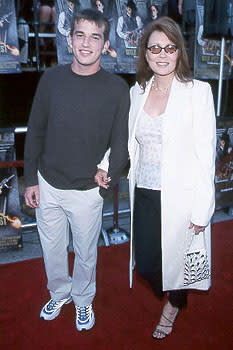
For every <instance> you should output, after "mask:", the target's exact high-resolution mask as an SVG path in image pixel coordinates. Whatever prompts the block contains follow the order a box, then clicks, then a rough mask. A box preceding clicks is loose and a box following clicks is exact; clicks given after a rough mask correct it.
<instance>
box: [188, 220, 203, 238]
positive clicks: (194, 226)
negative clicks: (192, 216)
mask: <svg viewBox="0 0 233 350" xmlns="http://www.w3.org/2000/svg"><path fill="white" fill-rule="evenodd" d="M189 228H193V229H194V233H195V235H198V234H199V233H200V232H204V231H205V226H199V225H195V224H193V223H192V222H190V225H189Z"/></svg>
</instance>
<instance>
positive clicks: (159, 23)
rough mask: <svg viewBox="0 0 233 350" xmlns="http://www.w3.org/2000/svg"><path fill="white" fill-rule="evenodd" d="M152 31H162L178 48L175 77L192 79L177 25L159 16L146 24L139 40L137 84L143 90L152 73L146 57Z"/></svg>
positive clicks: (183, 79) (183, 80)
mask: <svg viewBox="0 0 233 350" xmlns="http://www.w3.org/2000/svg"><path fill="white" fill-rule="evenodd" d="M154 31H158V32H163V33H164V34H165V35H166V36H167V37H168V39H169V40H171V42H172V43H174V44H175V45H176V46H177V48H178V58H177V64H176V69H175V74H176V77H177V79H178V80H180V81H181V82H188V81H192V74H191V70H190V66H189V61H188V56H187V52H186V49H185V46H184V39H183V36H182V33H181V30H180V28H179V25H178V24H177V23H176V22H175V21H173V19H171V18H169V17H160V18H158V19H156V20H154V21H152V22H151V23H149V24H148V25H147V26H146V28H145V29H144V31H143V34H142V38H141V40H140V44H139V57H138V65H137V81H138V83H139V85H140V86H141V87H142V88H143V90H145V87H146V83H147V82H148V80H149V79H150V78H151V77H152V76H153V74H154V72H153V71H152V70H151V68H150V67H149V65H148V62H147V59H146V50H147V47H148V41H149V38H150V36H151V34H152V33H153V32H154Z"/></svg>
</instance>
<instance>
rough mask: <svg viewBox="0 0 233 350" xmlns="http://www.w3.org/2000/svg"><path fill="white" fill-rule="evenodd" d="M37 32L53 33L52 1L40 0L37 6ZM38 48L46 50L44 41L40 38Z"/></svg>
mask: <svg viewBox="0 0 233 350" xmlns="http://www.w3.org/2000/svg"><path fill="white" fill-rule="evenodd" d="M39 21H40V27H39V32H40V33H45V32H46V31H47V32H49V33H50V32H52V33H54V32H55V7H54V0H40V6H39ZM40 46H41V47H42V48H44V49H45V48H46V46H48V45H46V39H44V38H40Z"/></svg>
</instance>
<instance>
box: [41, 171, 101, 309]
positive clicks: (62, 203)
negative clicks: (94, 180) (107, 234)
mask: <svg viewBox="0 0 233 350" xmlns="http://www.w3.org/2000/svg"><path fill="white" fill-rule="evenodd" d="M38 178H39V188H40V206H39V208H37V209H36V218H37V226H38V231H39V236H40V240H41V245H42V249H43V255H44V263H45V269H46V274H47V279H48V285H47V287H48V289H49V291H50V295H51V298H52V299H54V300H55V301H58V300H60V299H63V298H67V297H69V296H70V295H71V296H72V298H73V301H74V303H75V305H79V306H85V305H89V304H91V303H92V301H93V298H94V296H95V292H96V261H97V243H98V238H99V234H100V230H101V224H102V210H103V198H102V197H101V196H100V194H99V187H96V188H93V189H91V190H87V191H77V190H59V189H56V188H54V187H52V186H51V185H49V184H48V183H47V182H46V181H45V180H44V179H43V177H42V176H41V175H40V174H38ZM69 227H70V228H71V231H72V237H73V246H74V253H75V260H74V267H73V275H72V278H71V277H70V276H69V267H68V250H67V248H68V244H69Z"/></svg>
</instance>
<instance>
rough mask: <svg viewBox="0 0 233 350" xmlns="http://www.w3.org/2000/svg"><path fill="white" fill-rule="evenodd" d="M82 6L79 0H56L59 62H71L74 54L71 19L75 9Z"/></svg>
mask: <svg viewBox="0 0 233 350" xmlns="http://www.w3.org/2000/svg"><path fill="white" fill-rule="evenodd" d="M79 8H80V1H78V0H56V2H55V11H56V42H57V59H58V63H59V64H66V63H71V62H72V58H73V54H72V47H71V45H70V42H69V33H70V25H71V20H72V17H73V14H74V11H78V10H79Z"/></svg>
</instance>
